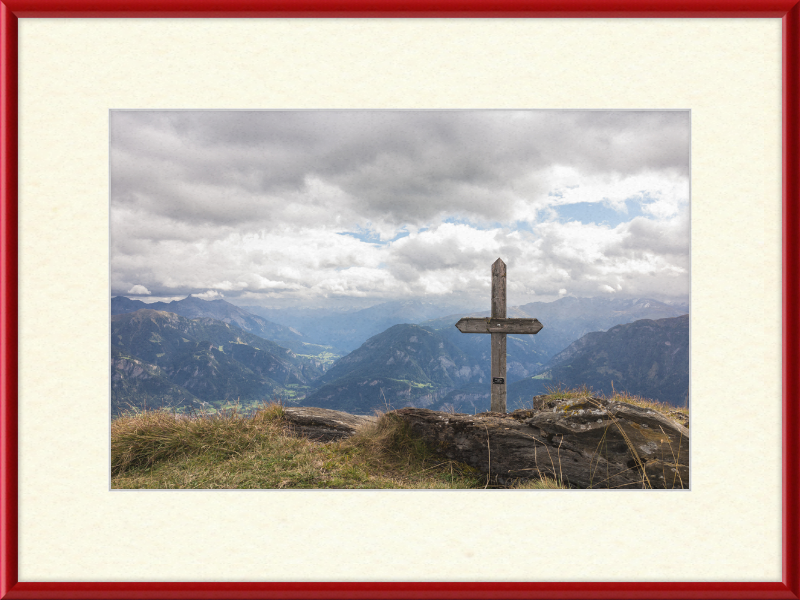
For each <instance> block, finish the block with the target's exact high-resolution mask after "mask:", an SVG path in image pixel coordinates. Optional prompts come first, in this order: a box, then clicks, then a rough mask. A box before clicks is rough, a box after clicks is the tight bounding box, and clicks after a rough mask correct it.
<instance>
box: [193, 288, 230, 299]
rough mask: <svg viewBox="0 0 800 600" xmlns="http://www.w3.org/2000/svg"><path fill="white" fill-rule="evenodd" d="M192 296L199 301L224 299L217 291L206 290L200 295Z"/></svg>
mask: <svg viewBox="0 0 800 600" xmlns="http://www.w3.org/2000/svg"><path fill="white" fill-rule="evenodd" d="M192 296H194V297H195V298H200V299H201V300H219V299H221V298H224V297H225V295H224V294H220V293H219V292H218V291H217V290H208V291H206V292H203V293H202V294H192Z"/></svg>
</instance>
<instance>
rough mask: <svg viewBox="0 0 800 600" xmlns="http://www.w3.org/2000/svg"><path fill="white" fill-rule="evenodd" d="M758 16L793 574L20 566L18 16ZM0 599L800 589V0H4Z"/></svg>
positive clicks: (786, 563) (787, 557)
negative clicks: (768, 74)
mask: <svg viewBox="0 0 800 600" xmlns="http://www.w3.org/2000/svg"><path fill="white" fill-rule="evenodd" d="M290 16H291V17H432V18H436V17H449V18H453V17H539V18H542V17H561V18H570V17H583V18H592V17H614V18H631V17H703V18H714V17H718V18H719V17H751V18H764V17H770V18H781V19H782V21H783V581H782V583H777V582H775V583H758V582H686V583H682V582H637V583H622V582H614V583H609V582H581V583H557V582H555V583H554V582H547V583H389V582H386V583H197V582H194V583H192V582H175V583H75V582H70V583H66V582H63V583H32V582H19V581H18V577H17V574H18V570H17V566H18V564H17V548H18V529H17V516H18V511H17V492H18V482H17V458H18V456H17V416H18V405H17V366H18V364H17V343H18V330H17V314H18V305H17V277H18V268H17V259H18V254H17V241H18V240H17V216H18V213H17V167H18V155H17V89H18V88H17V83H18V72H17V49H18V48H17V19H18V18H20V17H26V18H37V17H38V18H44V17H138V18H142V17H290ZM0 36H1V37H2V40H0V96H1V97H0V599H6V598H7V599H8V600H12V599H27V598H65V599H67V598H69V599H84V598H86V599H89V598H98V599H101V598H102V599H106V598H108V599H123V598H152V599H156V598H186V599H190V598H209V599H211V598H226V599H234V598H236V599H238V598H241V599H250V598H347V599H361V598H408V597H414V598H553V599H562V598H563V599H567V598H597V599H601V598H609V599H616V598H619V599H622V598H653V599H660V598H681V599H688V598H709V599H710V598H722V599H727V598H742V599H745V598H748V599H749V598H754V599H755V598H775V599H777V598H786V599H795V600H797V599H798V598H800V502H798V500H800V352H798V349H799V347H800V303H798V296H800V276H799V275H800V268H798V266H799V264H798V263H800V244H799V243H798V237H800V227H799V226H798V225H800V0H697V1H693V0H6V1H5V2H0Z"/></svg>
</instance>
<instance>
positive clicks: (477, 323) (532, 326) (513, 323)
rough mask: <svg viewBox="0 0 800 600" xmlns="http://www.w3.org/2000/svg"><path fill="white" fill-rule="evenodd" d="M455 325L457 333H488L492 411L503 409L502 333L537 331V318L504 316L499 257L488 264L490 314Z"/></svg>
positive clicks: (503, 271)
mask: <svg viewBox="0 0 800 600" xmlns="http://www.w3.org/2000/svg"><path fill="white" fill-rule="evenodd" d="M456 327H458V330H459V331H460V332H461V333H491V334H492V404H491V408H490V410H491V411H492V412H503V413H504V412H506V335H507V334H509V333H514V334H516V333H539V331H541V329H542V327H544V325H542V324H541V323H540V322H539V319H506V263H504V262H503V261H502V260H500V259H499V258H498V259H497V260H496V261H494V264H493V265H492V316H491V317H490V318H488V319H482V318H474V317H472V318H470V317H464V318H463V319H461V320H460V321H459V322H458V323H456Z"/></svg>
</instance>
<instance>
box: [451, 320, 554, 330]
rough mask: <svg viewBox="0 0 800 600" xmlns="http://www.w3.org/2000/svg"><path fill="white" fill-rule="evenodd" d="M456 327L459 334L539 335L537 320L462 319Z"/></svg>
mask: <svg viewBox="0 0 800 600" xmlns="http://www.w3.org/2000/svg"><path fill="white" fill-rule="evenodd" d="M456 327H457V328H458V330H459V331H460V332H461V333H511V334H513V333H539V331H541V329H542V327H544V325H542V324H541V323H540V322H539V319H488V318H486V319H482V318H474V317H464V318H463V319H461V320H460V321H459V322H458V323H456Z"/></svg>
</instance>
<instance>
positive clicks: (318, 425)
mask: <svg viewBox="0 0 800 600" xmlns="http://www.w3.org/2000/svg"><path fill="white" fill-rule="evenodd" d="M283 418H284V420H285V421H286V423H287V425H288V429H289V431H290V432H291V433H293V434H294V435H301V436H303V437H307V438H308V439H310V440H314V441H317V442H331V441H334V440H340V439H342V438H346V437H349V436H351V435H353V433H355V430H356V428H357V427H358V426H359V425H362V424H364V423H367V422H369V421H375V420H376V419H377V417H372V416H367V415H351V414H350V413H346V412H341V411H338V410H329V409H327V408H315V407H312V406H302V407H287V408H284V417H283Z"/></svg>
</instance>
